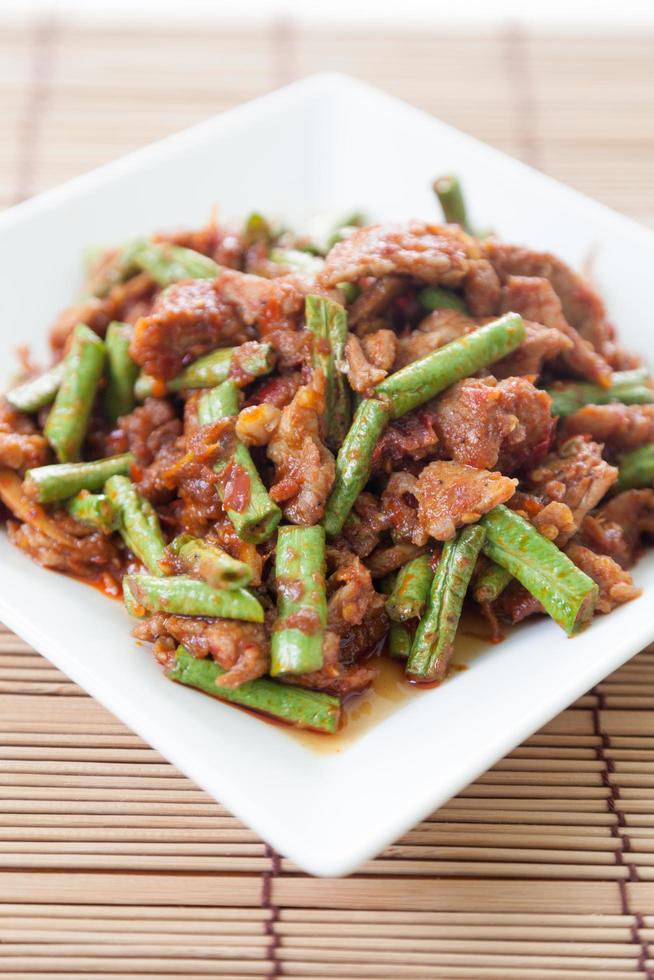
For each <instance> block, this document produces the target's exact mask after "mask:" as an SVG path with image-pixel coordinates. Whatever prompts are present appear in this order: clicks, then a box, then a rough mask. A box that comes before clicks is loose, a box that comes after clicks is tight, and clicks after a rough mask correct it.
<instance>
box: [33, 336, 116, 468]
mask: <svg viewBox="0 0 654 980" xmlns="http://www.w3.org/2000/svg"><path fill="white" fill-rule="evenodd" d="M104 361H105V346H104V343H103V341H102V340H100V338H99V337H98V335H97V334H95V333H93V331H92V330H89V328H88V327H87V326H86V325H85V324H83V323H78V325H77V326H76V327H75V329H74V330H73V336H72V341H71V345H70V348H69V350H68V353H67V354H66V358H65V360H64V368H63V376H62V379H61V385H60V387H59V390H58V391H57V395H56V397H55V400H54V404H53V406H52V408H51V409H50V414H49V415H48V420H47V422H46V423H45V428H44V430H43V434H44V436H45V437H46V439H47V440H48V442H49V443H50V445H51V446H52V448H53V449H54V451H55V455H56V457H57V459H58V460H59V462H60V463H72V462H75V461H76V460H78V459H79V454H80V450H81V448H82V443H83V442H84V439H85V437H86V430H87V428H88V424H89V417H90V415H91V409H92V408H93V402H94V401H95V395H96V392H97V390H98V384H99V382H100V378H101V377H102V371H103V368H104Z"/></svg>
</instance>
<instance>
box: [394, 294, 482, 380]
mask: <svg viewBox="0 0 654 980" xmlns="http://www.w3.org/2000/svg"><path fill="white" fill-rule="evenodd" d="M479 325H480V324H479V321H477V320H473V319H471V318H470V317H469V316H466V315H465V313H459V312H458V311H457V310H448V309H442V310H434V311H433V313H430V314H429V316H426V317H425V319H424V320H422V321H421V323H420V325H419V327H418V329H417V330H412V331H411V333H409V334H407V336H405V337H399V338H398V342H397V357H396V358H395V364H394V365H393V369H394V370H395V371H398V370H399V369H400V368H401V367H404V366H405V365H406V364H412V363H413V361H417V360H418V358H420V357H425V355H426V354H431V352H432V351H435V350H438V348H439V347H443V346H444V345H445V344H449V343H450V342H451V341H452V340H458V338H459V337H463V336H464V335H465V334H467V333H470V332H471V331H473V330H476V329H477V327H478V326H479Z"/></svg>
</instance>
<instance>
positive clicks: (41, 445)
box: [0, 429, 50, 470]
mask: <svg viewBox="0 0 654 980" xmlns="http://www.w3.org/2000/svg"><path fill="white" fill-rule="evenodd" d="M49 451H50V450H49V447H48V443H47V441H46V439H44V438H43V436H37V435H25V434H23V433H20V432H3V431H2V429H0V466H8V467H9V469H10V470H26V469H29V468H30V467H32V466H42V465H43V464H44V463H45V462H46V460H47V458H48V453H49Z"/></svg>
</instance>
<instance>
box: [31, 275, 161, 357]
mask: <svg viewBox="0 0 654 980" xmlns="http://www.w3.org/2000/svg"><path fill="white" fill-rule="evenodd" d="M157 288H158V287H157V285H156V283H155V281H154V279H152V278H151V277H150V276H149V275H148V274H147V273H146V272H142V273H141V274H140V275H138V276H132V278H131V279H128V280H127V282H121V283H118V284H117V285H116V286H113V287H112V288H111V289H110V290H109V292H108V293H107V295H106V296H105V297H104V299H96V298H95V297H92V298H91V299H88V300H84V302H82V303H78V304H76V305H75V306H69V307H67V309H65V310H62V312H61V313H60V314H59V316H58V317H57V319H56V320H55V322H54V324H53V325H52V329H51V331H50V346H51V347H52V349H53V350H54V351H55V353H56V354H58V355H60V354H63V352H64V348H65V346H66V341H67V340H68V335H69V334H70V332H71V330H72V329H73V328H74V327H75V326H76V325H77V324H78V323H85V324H86V325H87V326H88V327H90V328H91V330H95V332H96V333H97V334H99V335H100V336H101V337H104V334H105V331H106V329H107V326H108V325H109V324H110V323H111V321H112V320H121V321H125V322H127V323H135V322H136V320H138V319H139V317H141V316H145V314H146V313H148V312H149V311H150V308H151V305H152V299H153V297H154V295H155V293H156V291H157Z"/></svg>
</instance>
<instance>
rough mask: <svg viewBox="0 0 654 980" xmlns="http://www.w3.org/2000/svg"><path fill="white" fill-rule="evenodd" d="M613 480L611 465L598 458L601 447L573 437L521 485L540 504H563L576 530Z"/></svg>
mask: <svg viewBox="0 0 654 980" xmlns="http://www.w3.org/2000/svg"><path fill="white" fill-rule="evenodd" d="M617 477H618V471H617V469H616V468H615V466H610V465H609V464H608V463H607V462H606V461H605V460H603V459H602V447H601V446H598V445H597V443H595V442H590V441H589V440H587V439H584V438H583V437H582V436H574V437H573V438H572V439H568V440H567V441H566V442H564V443H562V444H561V445H560V446H559V447H558V449H557V450H555V451H554V452H552V453H550V454H549V456H546V457H545V459H543V460H542V461H541V462H540V463H539V464H538V466H536V467H535V468H534V469H532V470H531V471H530V472H529V473H528V475H527V478H526V481H525V482H526V485H527V486H528V487H529V488H530V489H531V490H532V491H533V493H535V494H536V495H537V496H538V497H539V498H540V499H541V500H542V501H543V502H544V503H549V501H551V500H557V501H559V502H560V503H564V504H567V505H568V507H569V508H570V510H571V511H572V514H573V517H574V521H575V524H576V525H577V527H579V525H580V523H581V521H582V519H583V518H584V516H585V515H586V514H587V513H588V511H589V510H592V508H593V507H596V506H597V504H598V503H599V502H600V500H601V499H602V497H604V495H605V494H606V492H607V490H608V489H609V487H610V486H612V484H613V483H615V481H616V479H617Z"/></svg>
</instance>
